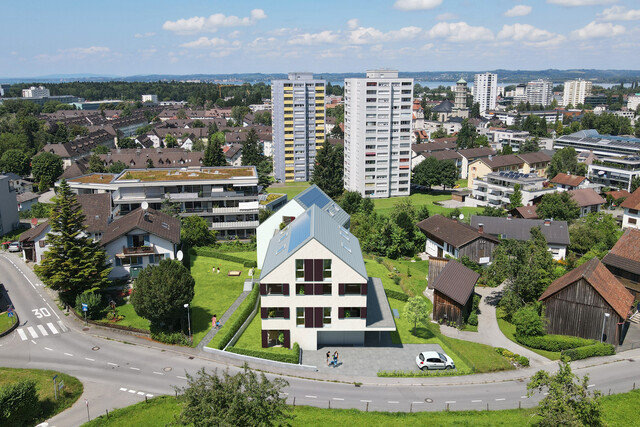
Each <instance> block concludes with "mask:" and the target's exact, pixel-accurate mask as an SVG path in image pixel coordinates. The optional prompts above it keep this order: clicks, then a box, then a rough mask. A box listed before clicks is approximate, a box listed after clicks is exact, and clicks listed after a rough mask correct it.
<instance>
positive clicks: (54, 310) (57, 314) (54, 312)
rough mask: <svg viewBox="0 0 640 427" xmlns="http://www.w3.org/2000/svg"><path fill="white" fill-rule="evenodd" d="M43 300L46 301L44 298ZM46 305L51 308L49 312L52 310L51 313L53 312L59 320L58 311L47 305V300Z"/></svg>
mask: <svg viewBox="0 0 640 427" xmlns="http://www.w3.org/2000/svg"><path fill="white" fill-rule="evenodd" d="M45 302H46V300H45ZM47 306H48V307H49V308H50V309H51V312H52V313H53V314H55V315H56V317H57V318H58V320H60V316H58V313H56V311H55V310H54V309H53V307H51V306H50V305H49V303H48V302H47Z"/></svg>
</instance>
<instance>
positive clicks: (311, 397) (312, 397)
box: [304, 395, 318, 399]
mask: <svg viewBox="0 0 640 427" xmlns="http://www.w3.org/2000/svg"><path fill="white" fill-rule="evenodd" d="M304 397H308V398H309V399H316V398H317V397H318V396H310V395H305V396H304Z"/></svg>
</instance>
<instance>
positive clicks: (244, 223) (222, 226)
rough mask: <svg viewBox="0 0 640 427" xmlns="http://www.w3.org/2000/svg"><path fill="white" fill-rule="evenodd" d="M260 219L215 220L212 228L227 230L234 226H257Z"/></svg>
mask: <svg viewBox="0 0 640 427" xmlns="http://www.w3.org/2000/svg"><path fill="white" fill-rule="evenodd" d="M258 225H260V221H232V222H214V223H212V224H211V228H213V229H214V230H227V229H234V228H257V227H258Z"/></svg>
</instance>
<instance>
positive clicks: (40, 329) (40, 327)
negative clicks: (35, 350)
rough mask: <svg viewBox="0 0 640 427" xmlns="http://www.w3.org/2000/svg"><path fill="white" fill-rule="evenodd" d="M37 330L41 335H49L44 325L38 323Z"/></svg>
mask: <svg viewBox="0 0 640 427" xmlns="http://www.w3.org/2000/svg"><path fill="white" fill-rule="evenodd" d="M38 330H39V331H40V333H41V334H42V336H45V337H46V336H47V335H49V332H47V330H46V329H45V328H44V326H42V325H38Z"/></svg>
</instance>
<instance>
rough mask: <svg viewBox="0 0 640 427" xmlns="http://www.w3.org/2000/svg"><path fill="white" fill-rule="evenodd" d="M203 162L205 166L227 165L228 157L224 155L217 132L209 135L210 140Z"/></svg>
mask: <svg viewBox="0 0 640 427" xmlns="http://www.w3.org/2000/svg"><path fill="white" fill-rule="evenodd" d="M202 162H203V163H204V165H205V166H227V159H226V158H225V157H224V152H223V151H222V146H221V145H220V141H219V140H218V136H217V134H215V133H212V134H210V135H209V142H208V143H207V148H205V150H204V159H203V160H202Z"/></svg>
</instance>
